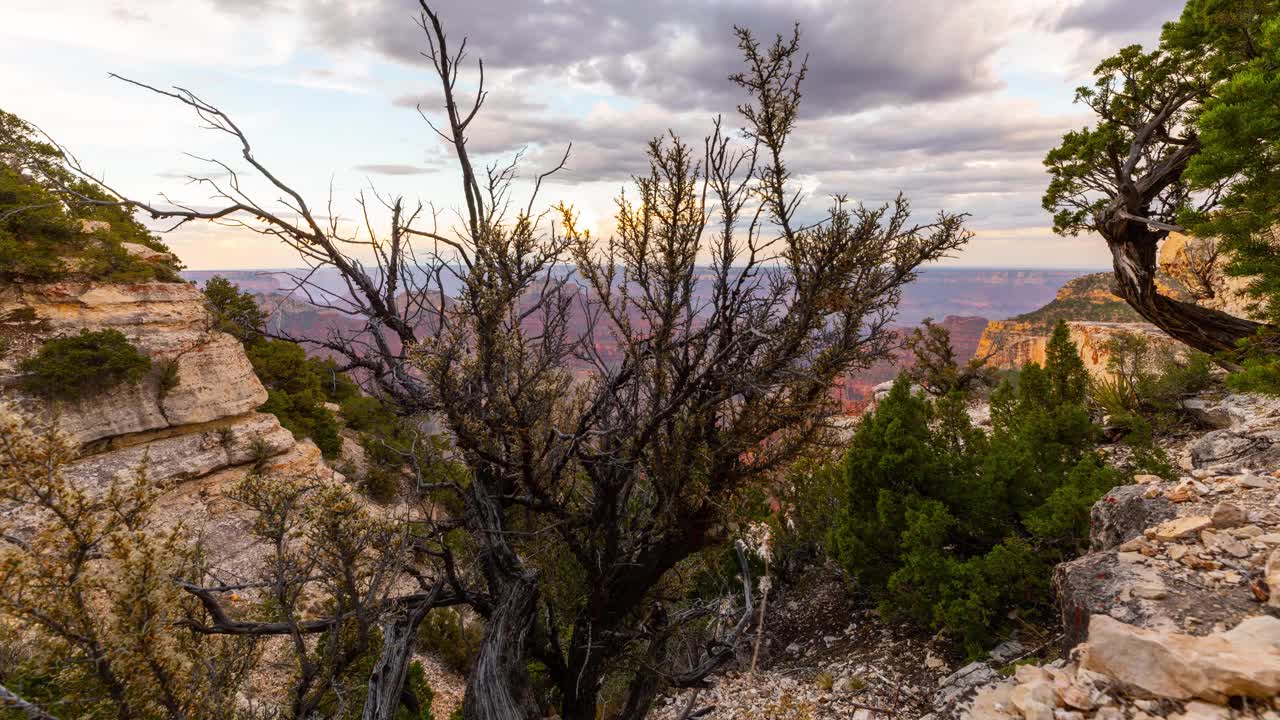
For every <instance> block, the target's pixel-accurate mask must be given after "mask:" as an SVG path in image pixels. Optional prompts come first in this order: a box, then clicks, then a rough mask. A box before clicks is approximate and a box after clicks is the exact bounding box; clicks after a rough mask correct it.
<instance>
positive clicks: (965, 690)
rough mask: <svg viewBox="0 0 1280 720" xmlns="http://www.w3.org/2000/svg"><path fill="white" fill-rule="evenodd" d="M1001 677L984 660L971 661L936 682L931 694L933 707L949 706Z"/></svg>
mask: <svg viewBox="0 0 1280 720" xmlns="http://www.w3.org/2000/svg"><path fill="white" fill-rule="evenodd" d="M999 679H1001V676H1000V673H998V672H996V671H995V669H994V668H992V667H991V666H990V665H988V664H986V663H984V662H972V663H969V664H968V665H965V666H964V667H962V668H960V669H959V670H957V671H955V672H953V673H951V674H950V675H948V676H947V677H945V678H943V679H942V681H941V682H940V683H938V690H937V692H935V693H934V694H933V706H934V707H935V708H950V707H954V706H955V705H957V704H958V703H960V702H963V701H965V700H967V699H968V698H969V697H971V696H972V695H973V694H974V693H975V692H976V691H977V689H978V688H980V687H982V686H983V685H986V684H988V683H991V682H994V681H996V680H999Z"/></svg>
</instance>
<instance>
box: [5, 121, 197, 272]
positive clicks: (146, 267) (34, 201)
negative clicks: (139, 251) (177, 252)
mask: <svg viewBox="0 0 1280 720" xmlns="http://www.w3.org/2000/svg"><path fill="white" fill-rule="evenodd" d="M66 190H70V191H71V192H70V193H68V192H66ZM77 196H79V197H77ZM81 198H88V199H89V200H92V201H107V202H111V201H114V200H115V198H113V197H111V196H110V195H108V194H107V193H106V192H105V191H104V190H103V189H102V188H101V187H99V186H97V185H94V184H92V183H89V182H86V181H84V180H83V179H81V178H78V177H77V176H75V175H73V174H72V173H71V172H70V171H69V170H68V169H67V168H66V167H65V166H64V165H63V163H62V160H61V154H60V152H59V150H58V149H57V148H55V147H53V146H52V145H50V144H49V143H47V142H44V141H42V140H40V139H39V136H38V134H37V132H36V130H35V128H33V127H32V126H31V125H29V124H27V123H26V122H24V121H23V120H22V119H20V118H18V117H17V116H15V115H12V114H10V113H7V112H4V111H3V110H0V279H12V278H23V279H31V280H40V281H48V280H57V279H60V278H62V277H65V276H67V275H72V274H74V275H76V276H79V277H83V278H87V279H91V280H101V281H106V282H146V281H151V280H162V281H166V282H180V281H181V278H180V277H179V276H178V272H177V271H178V269H179V268H180V266H179V265H178V264H177V263H176V261H169V262H149V261H146V260H142V259H139V258H136V257H134V256H133V255H130V254H129V253H128V252H127V251H126V250H125V249H124V247H123V245H122V243H134V244H138V245H143V246H146V247H148V248H151V249H152V250H156V251H159V252H165V253H167V252H169V249H168V248H167V247H166V246H165V244H164V243H163V242H161V241H160V240H159V239H158V238H156V236H155V235H153V234H152V233H151V231H150V230H148V229H147V228H146V226H145V225H143V224H142V223H140V222H138V220H137V219H135V218H134V217H133V214H132V212H130V211H129V210H127V209H125V208H124V207H121V206H116V205H101V204H97V203H95V202H84V201H83V200H82V199H81ZM83 221H99V222H104V223H106V225H105V226H99V228H98V229H97V230H95V231H94V232H92V233H86V232H84V231H83V229H82V227H81V223H82V222H83Z"/></svg>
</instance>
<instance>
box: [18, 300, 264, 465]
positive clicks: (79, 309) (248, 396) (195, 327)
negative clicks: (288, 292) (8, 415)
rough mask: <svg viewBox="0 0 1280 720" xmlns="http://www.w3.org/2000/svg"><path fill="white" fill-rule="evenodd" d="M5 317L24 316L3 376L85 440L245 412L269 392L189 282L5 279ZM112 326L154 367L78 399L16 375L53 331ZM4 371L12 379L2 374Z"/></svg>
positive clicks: (34, 408)
mask: <svg viewBox="0 0 1280 720" xmlns="http://www.w3.org/2000/svg"><path fill="white" fill-rule="evenodd" d="M0 318H22V319H23V322H22V323H21V324H20V325H15V326H14V327H17V328H19V329H20V330H21V331H22V332H21V336H20V337H19V338H18V342H16V343H14V347H15V351H14V352H11V353H8V354H7V356H6V357H5V358H3V359H0V386H3V385H6V384H7V385H9V387H6V388H5V393H6V395H11V396H14V397H17V398H18V399H19V401H20V402H21V403H22V404H23V405H24V407H26V408H27V410H28V411H29V412H32V413H33V414H39V415H41V416H55V415H56V416H57V418H58V426H59V428H60V429H61V430H62V432H63V433H65V434H66V435H67V436H68V437H69V438H70V439H71V440H73V441H74V442H76V443H79V444H82V445H85V444H90V443H95V442H99V441H104V440H108V439H111V438H116V437H119V436H124V435H129V434H133V433H145V432H152V431H158V430H163V429H166V428H175V427H180V426H184V425H190V424H195V423H205V422H210V421H213V420H217V419H219V418H227V417H233V416H237V415H243V414H245V413H248V412H250V411H252V410H253V409H254V408H256V407H258V406H259V405H261V404H262V403H264V402H266V399H267V393H266V390H264V389H263V387H262V384H261V383H260V382H259V381H258V378H257V377H256V376H255V375H254V374H253V368H252V366H251V365H250V364H249V360H248V358H247V357H246V356H245V354H244V349H243V348H242V347H241V346H240V343H239V342H238V341H237V340H236V339H235V338H233V337H231V336H230V335H227V334H225V333H221V332H216V331H214V330H212V322H211V319H210V316H209V313H208V311H207V310H206V308H205V306H204V296H203V295H202V294H201V293H200V291H199V290H197V289H196V288H195V286H192V285H187V284H185V283H140V284H135V285H103V284H94V283H50V284H40V285H9V286H7V287H4V288H0ZM104 329H114V330H119V331H120V332H121V333H123V334H124V335H125V336H126V337H127V338H129V341H130V342H132V343H133V344H134V345H136V346H137V347H138V349H139V350H141V351H142V352H144V353H146V354H147V355H148V356H150V357H151V360H152V366H153V367H152V370H151V373H150V374H149V375H148V376H147V377H145V378H143V380H142V381H141V382H138V383H133V384H126V385H120V386H117V387H114V388H111V389H110V390H107V391H105V392H103V393H100V394H97V395H94V396H92V397H88V398H85V399H83V400H80V401H77V402H64V403H59V404H57V405H56V406H48V405H46V404H44V403H42V402H40V401H39V400H37V399H35V398H31V397H24V396H23V395H22V394H21V393H19V392H18V391H17V390H16V388H14V387H12V383H13V381H14V380H16V378H17V370H16V367H17V364H18V363H19V362H20V361H21V360H22V359H23V358H25V357H27V356H29V355H31V354H32V353H34V352H35V351H36V350H37V349H38V347H39V343H40V342H42V341H43V340H44V339H47V338H49V337H54V336H58V335H65V334H74V333H78V332H80V331H81V330H90V331H97V330H104ZM6 381H8V382H7V383H6Z"/></svg>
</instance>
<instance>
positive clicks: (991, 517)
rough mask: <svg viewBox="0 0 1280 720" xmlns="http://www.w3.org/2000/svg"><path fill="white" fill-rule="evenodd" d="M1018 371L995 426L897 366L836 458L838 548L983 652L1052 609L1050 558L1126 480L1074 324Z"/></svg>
mask: <svg viewBox="0 0 1280 720" xmlns="http://www.w3.org/2000/svg"><path fill="white" fill-rule="evenodd" d="M1018 381H1019V382H1018V385H1017V387H1016V388H1015V387H1014V386H1013V385H1012V384H1010V383H1008V382H1005V383H1003V384H1001V386H1000V387H998V388H997V389H996V390H995V392H993V393H992V395H991V418H992V430H991V432H990V433H986V432H983V431H982V430H980V429H978V428H976V427H974V426H973V425H972V423H971V422H970V420H969V416H968V414H967V412H966V407H965V403H966V398H965V397H964V396H963V395H959V394H955V393H953V394H951V395H948V396H946V397H943V398H938V399H936V400H930V399H926V398H922V397H916V396H913V395H912V393H911V391H910V386H909V383H908V381H907V379H906V378H905V377H900V378H899V380H898V382H896V383H895V384H894V386H893V389H892V390H891V391H890V392H889V394H888V396H887V397H886V398H885V399H884V400H883V401H882V402H881V403H880V405H879V406H878V407H877V408H876V409H875V410H874V411H872V412H871V413H869V414H867V415H866V416H864V417H863V418H862V421H861V422H860V424H859V426H858V429H857V431H856V432H855V434H854V438H853V442H852V444H851V446H850V448H849V450H848V452H847V453H846V454H845V457H844V460H843V463H842V465H841V467H840V468H839V472H840V475H841V478H840V479H841V482H842V484H843V486H844V491H845V496H844V498H843V499H842V503H841V506H840V508H839V510H838V511H837V512H836V513H835V521H834V524H833V526H832V529H831V534H830V538H829V542H830V545H831V550H832V552H833V554H834V555H835V557H836V558H837V559H838V560H839V561H840V562H841V564H842V565H844V567H845V568H847V569H848V570H849V571H850V572H851V573H852V574H853V576H854V577H855V578H856V579H857V580H858V582H859V584H860V585H861V586H862V587H863V588H864V589H865V590H867V591H869V592H870V593H871V594H872V596H873V597H874V598H876V599H877V600H878V601H879V602H880V609H881V612H882V613H884V614H885V615H886V616H887V617H893V618H901V619H906V620H910V621H912V622H915V623H917V624H919V625H921V626H923V627H926V628H928V629H930V630H939V629H947V630H949V631H951V632H953V633H955V634H956V635H957V636H959V638H960V639H961V641H962V642H963V643H964V645H965V647H966V648H967V649H968V650H969V651H970V652H972V653H977V652H978V651H980V650H982V649H984V648H985V647H986V645H987V644H988V643H989V642H991V640H992V639H993V638H995V637H996V636H998V635H999V634H1000V633H1001V632H1003V631H1004V630H1006V629H1007V628H1008V626H1009V624H1010V622H1011V620H1010V615H1011V614H1013V615H1014V616H1018V617H1027V616H1038V615H1047V613H1048V612H1049V610H1050V608H1049V593H1048V587H1047V586H1048V580H1049V574H1050V569H1051V567H1052V566H1053V564H1055V563H1057V562H1060V561H1061V560H1063V559H1064V558H1066V557H1070V556H1072V555H1074V554H1075V553H1077V552H1079V551H1080V550H1081V549H1083V548H1084V547H1085V546H1086V545H1087V539H1088V529H1089V528H1088V520H1089V509H1090V507H1091V506H1092V505H1093V503H1094V502H1096V501H1097V500H1098V498H1099V497H1101V496H1102V495H1103V494H1104V493H1105V492H1106V491H1107V490H1108V489H1110V488H1111V487H1114V486H1115V485H1117V484H1120V483H1122V482H1124V480H1125V478H1124V477H1123V476H1122V475H1121V474H1120V473H1119V472H1118V471H1116V470H1115V469H1114V468H1111V467H1108V466H1106V465H1105V464H1104V463H1103V462H1102V461H1101V460H1100V459H1099V457H1098V455H1097V454H1096V452H1095V451H1094V450H1093V445H1094V442H1095V441H1096V438H1097V429H1096V427H1095V426H1094V425H1093V423H1092V422H1091V421H1090V418H1089V412H1088V409H1087V408H1086V405H1085V403H1086V395H1087V388H1088V375H1087V372H1086V371H1085V368H1084V365H1083V363H1082V362H1081V360H1080V356H1079V354H1078V352H1077V351H1076V348H1075V347H1074V346H1073V345H1072V343H1071V342H1070V339H1069V335H1068V332H1067V329H1066V326H1065V325H1063V324H1061V323H1060V324H1059V325H1058V327H1057V328H1056V329H1055V331H1054V334H1053V338H1052V339H1051V341H1050V343H1049V345H1048V349H1047V352H1046V362H1045V365H1044V367H1041V366H1039V365H1037V364H1034V363H1032V364H1029V365H1027V366H1026V367H1025V368H1023V370H1022V372H1021V373H1019V375H1018Z"/></svg>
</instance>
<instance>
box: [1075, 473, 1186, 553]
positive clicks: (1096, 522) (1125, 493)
mask: <svg viewBox="0 0 1280 720" xmlns="http://www.w3.org/2000/svg"><path fill="white" fill-rule="evenodd" d="M1145 489H1146V488H1145V487H1144V486H1142V485H1121V486H1119V487H1115V488H1112V489H1111V490H1110V492H1108V493H1107V494H1106V495H1104V496H1103V497H1102V499H1101V500H1099V501H1098V502H1096V503H1094V505H1093V508H1092V509H1091V510H1090V511H1089V546H1090V549H1092V550H1093V551H1094V552H1100V551H1102V550H1110V549H1111V548H1113V547H1116V546H1118V545H1121V544H1123V543H1124V542H1125V541H1127V540H1131V539H1133V538H1135V537H1138V536H1140V535H1142V531H1143V530H1146V529H1147V528H1149V527H1151V526H1152V525H1155V524H1157V523H1159V522H1161V521H1163V520H1167V519H1169V518H1171V517H1173V516H1174V515H1175V514H1176V509H1175V508H1174V505H1173V503H1171V502H1169V501H1168V500H1166V499H1165V498H1163V497H1155V498H1146V497H1143V491H1144V490H1145Z"/></svg>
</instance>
